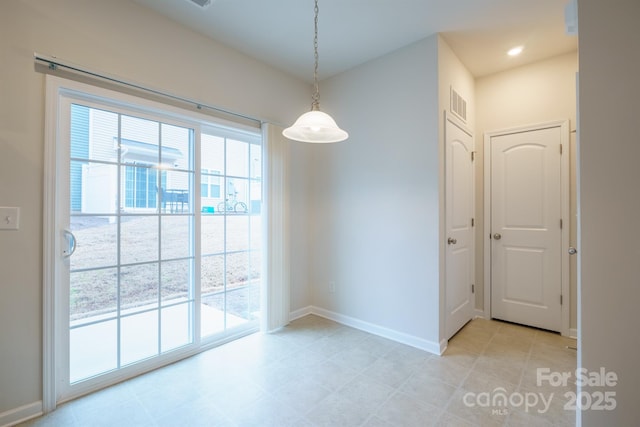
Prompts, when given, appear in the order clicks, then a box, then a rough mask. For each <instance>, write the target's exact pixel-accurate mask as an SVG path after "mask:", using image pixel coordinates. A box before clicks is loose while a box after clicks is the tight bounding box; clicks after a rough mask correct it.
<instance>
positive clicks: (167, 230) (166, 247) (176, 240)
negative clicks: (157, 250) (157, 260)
mask: <svg viewBox="0 0 640 427" xmlns="http://www.w3.org/2000/svg"><path fill="white" fill-rule="evenodd" d="M191 221H192V219H191V217H190V216H170V215H163V216H162V218H161V219H160V222H161V224H162V259H163V260H167V259H175V258H186V257H188V256H191V255H192V250H191V227H190V224H191Z"/></svg>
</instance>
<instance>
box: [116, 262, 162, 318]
mask: <svg viewBox="0 0 640 427" xmlns="http://www.w3.org/2000/svg"><path fill="white" fill-rule="evenodd" d="M158 282H159V280H158V264H156V263H153V264H142V265H134V266H131V267H122V268H121V269H120V306H121V309H122V310H123V311H125V312H131V310H134V309H135V310H134V311H140V310H146V309H149V308H153V307H157V306H158V285H159V283H158Z"/></svg>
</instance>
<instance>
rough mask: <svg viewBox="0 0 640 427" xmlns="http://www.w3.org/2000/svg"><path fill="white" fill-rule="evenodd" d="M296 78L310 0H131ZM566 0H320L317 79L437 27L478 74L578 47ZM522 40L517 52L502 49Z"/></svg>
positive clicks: (309, 24) (306, 59)
mask: <svg viewBox="0 0 640 427" xmlns="http://www.w3.org/2000/svg"><path fill="white" fill-rule="evenodd" d="M133 1H134V2H135V3H138V4H139V5H142V6H144V7H148V8H150V9H153V10H155V11H157V12H158V13H160V14H162V15H165V16H167V17H169V18H170V19H172V20H175V21H176V22H179V23H181V24H183V25H186V26H188V27H190V28H192V29H193V30H195V31H197V32H199V33H202V34H204V35H206V36H208V37H211V38H212V39H214V40H216V41H218V42H220V43H222V44H225V45H227V46H230V47H232V48H234V49H236V50H238V51H240V52H243V53H245V54H247V55H249V56H252V57H254V58H256V59H259V60H260V61H262V62H265V63H268V64H270V65H272V66H274V67H276V68H278V69H281V70H283V71H285V72H287V73H289V74H292V75H294V76H296V77H298V78H300V79H303V80H306V81H311V80H312V79H313V17H314V15H313V13H314V10H313V9H314V3H313V0H211V4H210V6H208V7H206V8H202V7H200V6H197V5H196V4H194V3H193V2H192V0H133ZM568 2H569V0H319V10H320V11H319V18H318V26H319V31H318V33H319V34H318V39H319V40H318V45H319V47H318V50H319V57H320V61H319V62H320V65H319V70H318V75H319V78H320V79H321V80H322V79H324V78H327V77H331V76H333V75H336V74H338V73H341V72H343V71H346V70H348V69H350V68H353V67H355V66H357V65H360V64H362V63H364V62H367V61H369V60H371V59H374V58H377V57H380V56H382V55H385V54H387V53H390V52H392V51H394V50H396V49H398V48H401V47H403V46H406V45H408V44H411V43H413V42H416V41H418V40H421V39H423V38H425V37H428V36H430V35H432V34H434V33H438V32H439V33H441V34H442V36H443V37H444V39H445V40H446V41H447V43H448V44H449V46H451V48H452V49H453V50H454V52H456V54H457V56H458V57H459V58H460V60H461V61H462V62H463V63H464V64H465V65H466V67H467V68H468V69H469V71H470V72H471V73H472V74H473V75H474V76H476V77H480V76H484V75H488V74H492V73H495V72H498V71H502V70H505V69H508V68H512V67H515V66H519V65H523V64H526V63H530V62H535V61H538V60H541V59H544V58H548V57H552V56H555V55H559V54H562V53H567V52H571V51H575V50H576V49H577V37H576V36H569V35H566V34H565V18H564V9H565V4H566V3H568ZM516 45H522V46H524V51H523V53H522V54H521V55H520V56H519V57H517V58H511V57H508V56H507V55H506V51H507V50H508V49H510V48H511V47H513V46H516Z"/></svg>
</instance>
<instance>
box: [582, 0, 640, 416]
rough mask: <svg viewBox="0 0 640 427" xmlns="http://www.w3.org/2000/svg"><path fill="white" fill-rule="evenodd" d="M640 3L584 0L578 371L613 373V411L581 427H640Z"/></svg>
mask: <svg viewBox="0 0 640 427" xmlns="http://www.w3.org/2000/svg"><path fill="white" fill-rule="evenodd" d="M638 17H640V2H638V1H637V0H616V1H613V2H603V1H600V0H578V18H579V22H580V24H579V25H580V29H579V31H580V33H579V48H578V50H579V68H580V82H579V108H578V110H579V120H580V125H579V126H580V134H579V147H578V150H579V153H578V158H579V166H578V167H579V170H578V173H579V177H580V188H579V206H580V221H581V224H580V229H581V241H580V247H579V252H578V254H579V256H580V265H579V267H578V268H579V274H580V283H581V287H580V296H579V301H580V306H579V313H578V322H579V326H580V330H579V334H580V335H579V344H578V347H579V348H578V351H579V353H578V358H579V360H578V363H579V365H580V366H582V367H584V368H586V369H588V370H589V371H597V370H599V369H600V367H604V368H605V369H606V370H607V371H612V372H616V373H617V375H618V378H619V382H618V385H617V386H616V387H613V388H608V389H606V388H605V389H603V388H592V389H589V390H586V391H589V392H593V391H596V390H600V391H605V390H609V391H615V393H616V401H617V407H616V409H615V411H585V412H583V413H582V425H584V426H589V427H590V426H631V425H638V422H639V420H640V406H639V405H638V384H640V370H639V369H638V352H639V351H640V334H639V333H638V315H637V313H638V303H639V302H640V262H639V261H640V245H639V244H638V242H639V241H640V228H639V227H638V213H639V212H640V196H639V194H640V191H639V190H638V183H640V167H638V159H640V141H639V139H638V118H639V109H638V99H640V84H639V83H638V76H640V50H639V49H638V46H640V30H639V29H638Z"/></svg>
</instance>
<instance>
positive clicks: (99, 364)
mask: <svg viewBox="0 0 640 427" xmlns="http://www.w3.org/2000/svg"><path fill="white" fill-rule="evenodd" d="M117 328H118V323H117V321H116V320H115V319H114V320H109V321H106V322H101V323H95V324H92V325H87V326H82V327H80V328H72V329H71V330H70V331H69V368H70V372H69V374H70V375H69V382H70V383H72V384H73V383H75V382H77V381H80V380H83V379H86V378H89V377H92V376H94V375H98V374H102V373H105V372H109V371H112V370H114V369H117V368H118V329H117Z"/></svg>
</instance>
